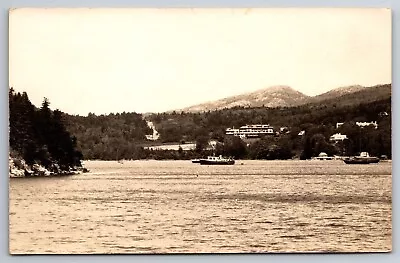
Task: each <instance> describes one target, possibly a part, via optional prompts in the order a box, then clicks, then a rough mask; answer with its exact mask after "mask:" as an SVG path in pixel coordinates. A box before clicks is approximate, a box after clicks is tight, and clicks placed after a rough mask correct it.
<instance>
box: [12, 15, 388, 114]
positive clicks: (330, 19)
mask: <svg viewBox="0 0 400 263" xmlns="http://www.w3.org/2000/svg"><path fill="white" fill-rule="evenodd" d="M9 19H10V20H9V32H10V33H9V74H10V75H9V76H10V77H9V84H10V87H13V88H14V89H15V90H16V91H18V92H22V91H26V92H27V93H28V96H29V98H30V100H31V101H32V103H34V104H35V105H36V106H40V104H41V102H42V101H43V98H44V97H46V98H48V99H49V101H50V107H51V108H52V109H60V110H61V111H63V112H66V113H69V114H79V115H87V114H88V113H89V112H92V113H96V114H108V113H111V112H113V113H117V112H124V111H125V112H139V113H145V112H163V111H168V110H173V109H181V108H184V107H187V106H192V105H195V104H199V103H204V102H207V101H212V100H217V99H221V98H225V97H229V96H233V95H239V94H242V93H247V92H252V91H256V90H259V89H263V88H267V87H270V86H276V85H287V86H290V87H292V88H293V89H295V90H298V91H300V92H303V93H304V94H306V95H311V96H312V95H317V94H321V93H324V92H326V91H329V90H331V89H334V88H338V87H344V86H350V85H362V86H373V85H377V84H386V83H391V75H392V73H391V61H392V59H391V55H392V54H391V50H392V44H391V43H392V36H391V31H392V28H391V12H390V10H389V9H374V8H357V9H349V8H348V9H340V8H330V9H328V8H325V9H307V8H301V9H300V8H297V9H296V8H285V9H273V8H264V9H243V8H236V9H229V8H227V9H185V8H182V9H171V8H170V9H117V8H113V9H85V8H79V9H78V8H74V9H72V8H71V9H62V8H57V9H52V8H49V9H44V8H42V9H33V8H22V9H14V10H11V11H10V15H9Z"/></svg>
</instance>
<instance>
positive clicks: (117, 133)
mask: <svg viewBox="0 0 400 263" xmlns="http://www.w3.org/2000/svg"><path fill="white" fill-rule="evenodd" d="M390 88H391V85H384V86H381V87H376V88H374V89H370V90H368V91H367V92H357V93H353V94H347V95H344V96H341V97H339V98H336V99H329V100H326V101H322V102H318V103H310V104H307V105H302V106H297V107H278V108H266V107H258V108H245V107H236V108H231V109H224V110H218V111H209V112H204V113H185V112H182V113H181V112H172V113H159V114H151V115H149V116H147V117H146V118H147V119H149V120H151V121H152V122H153V123H154V124H155V126H156V129H157V131H158V132H159V133H160V134H161V137H160V140H159V143H161V142H163V143H166V142H174V143H185V142H189V141H195V142H196V145H197V146H196V149H195V150H192V151H182V150H179V151H167V150H145V149H144V148H143V146H144V145H146V144H147V143H148V142H146V140H145V135H146V134H151V133H152V131H151V130H150V129H149V127H147V124H146V121H145V120H143V116H142V115H141V114H137V113H121V114H109V115H100V116H96V115H95V114H89V115H88V116H85V117H82V116H66V119H67V120H68V130H69V131H70V132H71V134H73V135H75V136H76V137H77V141H78V148H79V149H80V150H81V151H82V153H83V155H84V158H85V159H103V160H116V159H147V158H152V159H191V158H196V157H201V156H205V155H208V154H223V155H227V156H234V157H235V158H249V159H289V158H293V157H297V158H302V159H308V158H311V157H313V156H317V155H318V154H319V153H320V152H326V153H327V154H328V155H333V154H339V155H354V154H357V153H359V152H361V151H368V152H369V153H370V154H372V155H375V156H381V155H387V156H388V157H389V158H390V157H391V116H390V115H391V94H390ZM378 91H379V92H380V93H378V94H377V92H378ZM351 101H353V102H354V103H350V102H351ZM383 113H387V114H388V115H385V114H383ZM356 121H377V122H378V129H375V128H373V127H365V128H360V127H358V126H357V125H355V122H356ZM337 122H345V124H344V125H343V126H341V127H340V128H339V129H336V123H337ZM245 124H270V125H272V126H273V127H275V129H276V130H277V131H279V128H280V127H287V129H288V130H289V131H290V132H289V133H279V134H276V135H274V136H265V137H264V138H261V139H260V140H257V141H247V140H244V141H243V140H241V139H239V138H237V137H231V136H226V135H225V129H226V128H227V127H236V128H238V127H240V126H242V125H245ZM300 131H305V134H304V135H303V136H299V135H298V134H299V132H300ZM338 132H340V133H342V134H346V135H347V137H348V140H345V141H343V142H340V143H332V142H330V141H329V137H330V136H331V135H332V134H334V133H338ZM211 139H214V140H217V141H218V143H217V145H216V147H215V149H214V150H213V151H211V152H210V151H208V150H206V148H207V143H208V141H209V140H211Z"/></svg>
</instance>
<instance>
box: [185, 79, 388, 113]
mask: <svg viewBox="0 0 400 263" xmlns="http://www.w3.org/2000/svg"><path fill="white" fill-rule="evenodd" d="M390 96H391V84H385V85H376V86H372V87H363V86H360V85H355V86H347V87H340V88H336V89H333V90H330V91H328V92H325V93H323V94H320V95H317V96H313V97H310V96H307V95H305V94H303V93H301V92H299V91H296V90H294V89H292V88H291V87H288V86H273V87H269V88H265V89H261V90H257V91H255V92H250V93H245V94H241V95H237V96H232V97H228V98H224V99H220V100H216V101H211V102H206V103H202V104H198V105H194V106H190V107H187V108H184V109H181V110H178V111H183V112H204V111H213V110H221V109H225V108H233V107H237V106H239V107H263V106H264V107H270V108H273V107H293V106H300V105H304V104H319V103H324V104H327V103H329V104H341V105H351V104H353V103H366V102H372V101H377V100H380V99H385V98H388V97H390Z"/></svg>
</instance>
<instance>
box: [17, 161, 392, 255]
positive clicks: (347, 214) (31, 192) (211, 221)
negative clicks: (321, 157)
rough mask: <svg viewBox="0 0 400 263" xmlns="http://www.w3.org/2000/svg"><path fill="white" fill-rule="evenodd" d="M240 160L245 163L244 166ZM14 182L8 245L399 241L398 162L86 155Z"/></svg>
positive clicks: (265, 246)
mask: <svg viewBox="0 0 400 263" xmlns="http://www.w3.org/2000/svg"><path fill="white" fill-rule="evenodd" d="M242 163H243V165H241V164H242ZM85 166H86V167H87V168H89V169H90V170H91V171H90V173H87V174H82V175H76V176H69V177H49V178H19V179H18V178H12V179H10V188H9V189H10V192H9V196H10V217H9V219H10V231H9V232H10V252H11V253H14V254H19V253H57V254H63V253H146V254H147V253H185V252H189V253H204V252H218V253H224V252H231V253H232V252H365V251H379V252H380V251H390V250H391V248H392V242H391V241H392V224H391V223H392V222H391V221H392V205H391V201H392V199H391V196H392V192H391V189H392V185H391V181H392V175H391V170H392V165H391V163H388V162H385V163H379V164H371V165H346V164H344V163H343V162H341V161H237V164H235V165H233V166H201V165H199V164H192V163H191V162H190V161H125V162H124V163H123V164H120V163H117V162H105V161H90V162H89V161H88V162H85Z"/></svg>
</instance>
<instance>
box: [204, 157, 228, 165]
mask: <svg viewBox="0 0 400 263" xmlns="http://www.w3.org/2000/svg"><path fill="white" fill-rule="evenodd" d="M200 164H202V165H233V164H235V160H234V159H233V158H225V157H222V155H220V156H208V157H207V159H200Z"/></svg>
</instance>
